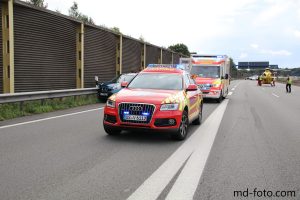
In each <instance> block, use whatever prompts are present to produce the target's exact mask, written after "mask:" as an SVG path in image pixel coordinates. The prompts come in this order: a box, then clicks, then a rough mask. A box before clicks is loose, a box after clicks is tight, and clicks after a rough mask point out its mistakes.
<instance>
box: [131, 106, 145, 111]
mask: <svg viewBox="0 0 300 200" xmlns="http://www.w3.org/2000/svg"><path fill="white" fill-rule="evenodd" d="M129 110H131V111H142V110H143V107H142V106H130V107H129Z"/></svg>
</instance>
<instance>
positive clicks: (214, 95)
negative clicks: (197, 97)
mask: <svg viewBox="0 0 300 200" xmlns="http://www.w3.org/2000/svg"><path fill="white" fill-rule="evenodd" d="M202 95H203V98H206V99H218V98H220V95H221V90H210V91H202Z"/></svg>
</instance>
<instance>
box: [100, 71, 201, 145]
mask: <svg viewBox="0 0 300 200" xmlns="http://www.w3.org/2000/svg"><path fill="white" fill-rule="evenodd" d="M122 86H123V87H124V89H122V90H121V91H120V92H118V93H117V94H113V95H112V96H110V97H109V98H108V100H107V102H106V106H105V108H104V118H103V127H104V130H105V131H106V133H107V134H109V135H116V134H119V133H120V132H121V131H122V130H126V129H150V130H156V131H170V132H171V136H172V137H173V138H174V139H177V140H183V139H185V138H186V135H187V130H188V125H189V124H190V123H193V124H197V125H199V124H201V120H202V107H203V98H202V93H201V91H200V89H199V88H198V86H197V85H196V84H195V82H194V80H193V79H191V78H190V74H189V73H188V72H187V71H186V70H184V66H183V65H149V66H148V67H147V68H146V69H144V70H143V71H142V72H140V73H139V74H138V75H137V76H136V77H135V78H134V79H133V80H132V81H131V82H130V83H129V84H128V83H126V82H123V83H122Z"/></svg>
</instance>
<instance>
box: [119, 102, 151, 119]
mask: <svg viewBox="0 0 300 200" xmlns="http://www.w3.org/2000/svg"><path fill="white" fill-rule="evenodd" d="M154 110H155V106H154V105H152V104H141V103H120V104H119V116H120V120H121V122H125V123H135V124H149V123H150V121H151V119H152V116H153V113H154ZM124 112H127V114H128V115H139V116H147V120H146V121H138V120H125V119H124V118H123V117H124ZM146 113H147V115H146ZM143 114H144V115H143Z"/></svg>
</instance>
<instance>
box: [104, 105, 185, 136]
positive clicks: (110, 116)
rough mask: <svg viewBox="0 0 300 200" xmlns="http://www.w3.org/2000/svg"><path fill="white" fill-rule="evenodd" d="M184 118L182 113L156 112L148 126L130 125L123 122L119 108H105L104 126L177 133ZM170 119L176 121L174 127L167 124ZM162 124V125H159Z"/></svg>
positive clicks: (140, 124)
mask: <svg viewBox="0 0 300 200" xmlns="http://www.w3.org/2000/svg"><path fill="white" fill-rule="evenodd" d="M181 118H182V112H181V111H159V110H155V111H154V113H153V116H152V118H151V120H150V122H149V123H148V124H142V123H129V122H122V120H121V119H120V117H119V114H118V110H117V108H110V107H105V109H104V118H103V124H104V125H105V126H111V127H112V128H118V129H121V130H133V129H134V130H136V129H141V130H156V131H168V132H172V131H176V130H178V128H179V126H180V122H181ZM169 119H173V120H175V124H174V125H170V124H166V123H164V122H168V120H169ZM158 122H162V123H158Z"/></svg>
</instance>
